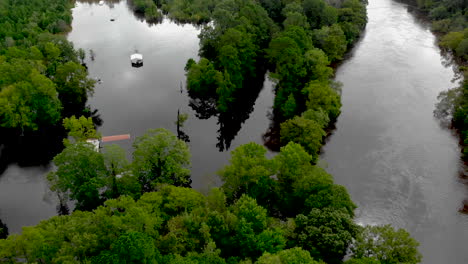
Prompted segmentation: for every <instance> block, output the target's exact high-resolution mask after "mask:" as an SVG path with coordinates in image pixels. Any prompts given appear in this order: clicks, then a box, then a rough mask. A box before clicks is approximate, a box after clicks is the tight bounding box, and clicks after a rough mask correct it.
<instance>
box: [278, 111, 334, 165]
mask: <svg viewBox="0 0 468 264" xmlns="http://www.w3.org/2000/svg"><path fill="white" fill-rule="evenodd" d="M280 135H281V144H282V145H286V144H287V143H289V142H290V141H292V142H295V143H298V144H299V145H301V146H302V147H303V148H304V149H305V150H306V151H307V153H309V154H310V155H311V156H312V162H316V161H317V158H318V152H319V150H320V148H321V147H322V138H323V137H324V136H325V131H323V129H322V127H321V126H320V125H319V124H318V123H317V122H315V121H312V120H308V119H305V118H303V117H298V116H296V117H294V118H293V119H289V120H287V121H286V122H283V123H282V124H281V131H280Z"/></svg>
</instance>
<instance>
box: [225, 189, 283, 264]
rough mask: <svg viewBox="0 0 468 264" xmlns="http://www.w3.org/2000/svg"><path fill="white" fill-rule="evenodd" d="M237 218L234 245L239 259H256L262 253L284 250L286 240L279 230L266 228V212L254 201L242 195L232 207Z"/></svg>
mask: <svg viewBox="0 0 468 264" xmlns="http://www.w3.org/2000/svg"><path fill="white" fill-rule="evenodd" d="M232 213H233V214H234V215H235V216H237V222H236V225H235V236H234V238H233V239H234V244H233V245H232V246H235V247H236V248H238V250H239V256H240V257H250V258H258V257H259V256H260V255H261V254H262V253H263V252H270V253H275V252H278V251H280V250H282V249H283V248H284V246H285V245H286V239H285V238H284V237H283V235H282V234H281V232H280V231H279V230H277V229H276V230H274V229H269V228H268V216H267V210H266V209H264V208H263V207H261V206H259V205H258V204H257V202H256V201H255V199H253V198H250V197H248V196H247V195H243V196H242V197H241V198H240V199H239V200H238V201H237V202H236V203H235V204H234V205H233V207H232Z"/></svg>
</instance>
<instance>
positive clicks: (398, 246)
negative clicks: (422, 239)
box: [350, 225, 422, 264]
mask: <svg viewBox="0 0 468 264" xmlns="http://www.w3.org/2000/svg"><path fill="white" fill-rule="evenodd" d="M418 246H419V243H418V242H417V241H416V240H414V239H413V238H412V237H411V236H410V234H409V233H408V232H407V231H405V230H404V229H398V230H395V229H393V228H392V227H391V226H390V225H383V226H366V227H365V228H364V229H363V230H362V232H360V233H359V234H358V235H357V237H356V240H355V241H354V242H353V244H352V245H351V247H350V249H351V256H352V257H353V258H358V259H360V258H375V259H377V260H378V261H380V263H382V264H393V263H394V264H396V263H408V264H413V263H419V262H421V259H422V257H421V254H420V253H419V252H418Z"/></svg>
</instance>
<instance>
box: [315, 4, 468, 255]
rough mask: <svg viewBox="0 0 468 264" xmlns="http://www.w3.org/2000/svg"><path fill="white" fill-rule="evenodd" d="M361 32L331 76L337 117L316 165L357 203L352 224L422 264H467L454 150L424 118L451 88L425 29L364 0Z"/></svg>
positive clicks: (399, 7)
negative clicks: (395, 234) (380, 234)
mask: <svg viewBox="0 0 468 264" xmlns="http://www.w3.org/2000/svg"><path fill="white" fill-rule="evenodd" d="M368 16H369V23H368V25H367V28H366V33H365V35H364V37H363V39H362V40H361V41H360V42H359V44H358V45H357V46H356V47H355V49H354V51H353V53H352V57H351V58H350V59H349V60H347V61H346V62H345V63H344V64H343V65H341V66H340V67H339V68H338V71H337V76H336V78H337V80H339V81H341V82H343V84H344V86H343V95H342V102H343V108H342V114H341V116H340V117H339V119H338V121H337V124H336V130H335V131H334V134H333V135H332V136H331V137H330V138H329V139H328V142H327V144H326V145H325V147H324V148H323V154H322V159H324V160H325V161H326V162H327V163H328V169H327V170H328V172H330V173H331V174H332V175H334V178H335V181H336V182H337V183H339V184H342V185H344V186H346V188H347V189H348V191H349V192H350V194H351V196H352V199H353V200H354V201H355V202H356V203H357V205H358V207H359V208H358V210H357V221H358V222H359V223H362V224H387V223H389V224H393V225H394V226H397V227H403V228H406V229H408V230H409V231H410V232H411V234H412V235H413V236H414V237H415V238H416V239H417V240H419V242H420V243H421V246H420V250H421V253H422V254H423V256H424V259H423V263H434V264H436V263H468V255H467V254H466V252H465V251H466V245H467V244H468V216H467V215H463V214H460V213H459V212H458V210H459V208H460V207H461V205H462V201H463V200H464V199H465V198H467V197H468V192H467V188H466V186H465V185H463V184H462V183H461V182H460V180H459V169H460V149H459V146H458V141H457V138H456V137H455V136H453V135H452V134H451V132H450V131H448V130H446V129H444V128H443V127H441V126H439V124H438V122H437V120H435V119H434V117H433V115H432V111H433V109H434V104H435V103H436V97H437V95H438V93H439V92H440V91H442V90H444V89H447V88H449V87H453V86H455V84H453V83H451V79H452V78H453V77H454V73H453V71H452V69H451V68H450V67H444V66H443V62H444V59H443V58H442V57H441V55H440V51H439V49H438V48H437V46H436V43H435V41H436V40H435V38H434V35H432V34H431V32H430V31H429V26H428V25H427V24H426V23H424V22H423V21H419V20H418V19H416V18H415V16H414V14H412V13H410V12H409V9H408V7H407V6H406V5H404V4H401V3H397V2H395V1H392V0H370V1H369V6H368Z"/></svg>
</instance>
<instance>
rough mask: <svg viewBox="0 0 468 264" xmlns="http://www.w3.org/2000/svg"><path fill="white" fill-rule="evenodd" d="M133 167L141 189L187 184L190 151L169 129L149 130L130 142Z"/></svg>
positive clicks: (188, 182) (143, 190) (188, 181)
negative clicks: (163, 184)
mask: <svg viewBox="0 0 468 264" xmlns="http://www.w3.org/2000/svg"><path fill="white" fill-rule="evenodd" d="M133 147H134V148H135V151H134V152H133V170H134V174H135V175H136V176H137V177H138V180H139V181H140V184H141V187H142V192H148V191H152V190H155V188H156V186H157V185H158V184H162V183H166V184H172V185H175V186H188V185H190V182H191V180H190V169H189V168H190V152H189V149H188V146H187V144H186V143H185V142H183V141H181V140H179V139H177V137H176V136H175V135H174V134H173V133H171V132H170V131H168V130H166V129H163V128H160V129H150V130H148V131H147V132H146V133H145V134H144V135H143V136H140V137H137V138H136V139H135V142H134V143H133Z"/></svg>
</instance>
